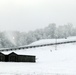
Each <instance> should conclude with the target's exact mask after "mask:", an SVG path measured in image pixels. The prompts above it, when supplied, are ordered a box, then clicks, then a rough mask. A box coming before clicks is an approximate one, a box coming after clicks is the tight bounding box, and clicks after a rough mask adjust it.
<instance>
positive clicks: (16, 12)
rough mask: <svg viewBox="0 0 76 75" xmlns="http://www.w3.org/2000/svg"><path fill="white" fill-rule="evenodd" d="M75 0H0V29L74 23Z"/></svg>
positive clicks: (37, 27) (20, 29)
mask: <svg viewBox="0 0 76 75" xmlns="http://www.w3.org/2000/svg"><path fill="white" fill-rule="evenodd" d="M75 9H76V0H0V31H5V30H19V31H30V30H35V29H39V28H44V27H46V26H48V24H49V23H56V24H57V26H58V25H64V24H67V23H72V24H73V25H74V26H75V25H76V21H75V20H76V10H75Z"/></svg>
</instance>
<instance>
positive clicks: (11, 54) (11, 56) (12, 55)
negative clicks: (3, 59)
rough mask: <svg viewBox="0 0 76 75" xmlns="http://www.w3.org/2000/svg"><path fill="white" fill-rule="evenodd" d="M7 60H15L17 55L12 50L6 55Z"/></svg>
mask: <svg viewBox="0 0 76 75" xmlns="http://www.w3.org/2000/svg"><path fill="white" fill-rule="evenodd" d="M7 57H8V61H9V62H17V61H18V55H17V54H16V53H14V52H12V53H10V54H9V55H8V56H7Z"/></svg>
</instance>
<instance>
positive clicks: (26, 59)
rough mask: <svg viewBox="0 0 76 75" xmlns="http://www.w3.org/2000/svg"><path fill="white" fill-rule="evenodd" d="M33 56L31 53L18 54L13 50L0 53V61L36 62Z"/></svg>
mask: <svg viewBox="0 0 76 75" xmlns="http://www.w3.org/2000/svg"><path fill="white" fill-rule="evenodd" d="M35 60H36V58H35V56H32V55H19V54H16V53H14V52H12V53H10V54H8V55H4V54H3V53H0V61H5V62H36V61H35Z"/></svg>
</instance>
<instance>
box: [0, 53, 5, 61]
mask: <svg viewBox="0 0 76 75" xmlns="http://www.w3.org/2000/svg"><path fill="white" fill-rule="evenodd" d="M0 61H5V55H4V54H3V53H1V52H0Z"/></svg>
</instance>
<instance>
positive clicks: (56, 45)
mask: <svg viewBox="0 0 76 75" xmlns="http://www.w3.org/2000/svg"><path fill="white" fill-rule="evenodd" d="M55 50H57V37H56V38H55Z"/></svg>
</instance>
